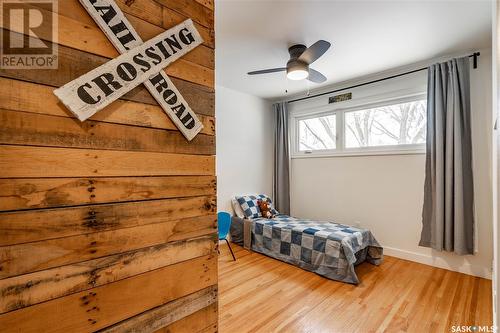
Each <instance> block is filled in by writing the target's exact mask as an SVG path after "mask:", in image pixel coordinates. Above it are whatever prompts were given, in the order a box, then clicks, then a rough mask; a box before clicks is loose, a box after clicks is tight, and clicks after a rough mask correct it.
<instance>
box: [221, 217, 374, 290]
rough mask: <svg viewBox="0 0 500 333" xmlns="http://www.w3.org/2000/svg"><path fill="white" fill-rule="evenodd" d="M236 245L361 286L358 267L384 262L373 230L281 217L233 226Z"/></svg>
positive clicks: (240, 221) (236, 222) (235, 220)
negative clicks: (366, 263)
mask: <svg viewBox="0 0 500 333" xmlns="http://www.w3.org/2000/svg"><path fill="white" fill-rule="evenodd" d="M230 232H231V239H232V241H233V242H234V243H237V244H239V245H242V246H244V247H246V248H247V249H251V250H252V251H255V252H259V253H262V254H265V255H267V256H270V257H272V258H275V259H278V260H282V261H284V262H287V263H290V264H293V265H296V266H298V267H301V268H303V269H306V270H309V271H312V272H315V273H317V274H320V275H322V276H325V277H327V278H330V279H332V280H337V281H342V282H347V283H352V284H358V283H359V279H358V277H357V275H356V271H355V266H356V265H358V264H360V263H362V262H364V261H367V262H369V263H371V264H374V265H379V264H380V263H381V262H382V257H383V249H382V247H381V246H380V245H379V243H378V242H377V240H376V239H375V237H373V235H372V233H371V231H370V230H367V229H360V228H355V227H351V226H347V225H343V224H338V223H332V222H323V221H315V220H307V219H299V218H294V217H291V216H288V215H277V216H275V217H274V218H272V219H265V218H261V217H258V218H251V219H242V218H239V217H237V216H234V217H233V219H232V223H231V230H230Z"/></svg>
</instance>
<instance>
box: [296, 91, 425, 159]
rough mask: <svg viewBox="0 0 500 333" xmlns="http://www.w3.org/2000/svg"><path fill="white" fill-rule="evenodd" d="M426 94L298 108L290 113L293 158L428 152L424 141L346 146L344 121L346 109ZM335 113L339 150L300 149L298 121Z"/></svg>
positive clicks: (378, 104)
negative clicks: (371, 145) (403, 143)
mask: <svg viewBox="0 0 500 333" xmlns="http://www.w3.org/2000/svg"><path fill="white" fill-rule="evenodd" d="M426 98H427V95H426V93H422V92H419V93H413V94H404V95H401V94H400V95H398V96H396V97H394V96H391V97H385V98H381V99H380V98H378V99H377V100H376V99H375V98H365V99H362V100H358V101H355V100H351V101H347V102H340V103H338V104H339V105H335V104H336V103H335V104H329V105H327V106H321V107H317V108H313V109H307V110H299V111H295V112H293V113H292V114H291V115H290V119H289V125H290V128H291V132H290V138H291V140H290V141H291V148H292V158H311V157H334V156H369V155H406V154H425V143H421V144H407V145H390V146H373V147H359V148H346V147H345V142H344V140H345V122H344V114H345V113H346V112H352V111H360V110H366V109H371V108H376V107H380V106H386V105H393V104H400V103H407V102H413V101H417V100H422V99H426ZM328 115H335V116H336V118H335V127H336V140H335V141H336V142H335V147H336V149H324V150H312V151H300V150H299V135H298V133H299V121H300V120H305V119H311V118H316V117H321V116H328Z"/></svg>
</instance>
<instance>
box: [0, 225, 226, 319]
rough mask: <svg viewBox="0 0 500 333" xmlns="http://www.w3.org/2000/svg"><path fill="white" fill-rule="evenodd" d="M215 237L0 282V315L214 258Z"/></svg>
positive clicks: (95, 260)
mask: <svg viewBox="0 0 500 333" xmlns="http://www.w3.org/2000/svg"><path fill="white" fill-rule="evenodd" d="M216 242H217V241H216V237H215V235H214V236H205V237H200V238H196V239H191V240H187V241H177V242H172V243H167V244H160V245H157V246H153V247H148V248H143V249H139V250H136V251H130V252H126V253H120V254H114V255H111V256H108V257H103V258H98V259H93V260H89V261H84V262H79V263H76V264H70V265H66V266H61V267H55V268H52V269H47V270H43V271H39V272H35V273H30V274H24V275H19V276H15V277H11V278H8V279H2V280H0V295H1V297H0V313H4V312H8V311H13V310H17V309H20V308H23V307H26V306H31V305H34V304H37V303H41V302H44V301H48V300H51V299H54V298H59V297H62V296H66V295H69V294H72V293H75V292H79V291H83V290H87V289H90V288H94V287H98V286H101V285H105V284H107V283H111V282H115V281H118V280H122V279H125V278H128V277H131V276H134V275H138V274H142V273H145V272H149V271H152V270H154V269H158V268H161V267H164V266H169V265H173V264H176V263H179V262H182V261H186V260H190V259H194V258H197V257H201V256H206V255H210V254H211V255H215V254H216V253H215V251H216V250H215V247H216Z"/></svg>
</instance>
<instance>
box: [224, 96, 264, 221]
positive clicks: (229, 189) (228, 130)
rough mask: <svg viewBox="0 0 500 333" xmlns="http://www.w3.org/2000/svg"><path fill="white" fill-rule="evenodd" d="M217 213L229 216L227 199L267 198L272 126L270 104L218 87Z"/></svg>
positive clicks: (229, 206) (229, 205)
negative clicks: (241, 196)
mask: <svg viewBox="0 0 500 333" xmlns="http://www.w3.org/2000/svg"><path fill="white" fill-rule="evenodd" d="M215 108H216V133H217V136H216V140H217V142H216V147H217V171H216V172H217V209H218V210H219V211H227V212H230V213H231V214H232V212H233V211H232V208H231V202H230V200H231V197H234V196H235V195H240V194H252V193H266V194H268V195H271V191H272V172H273V126H272V121H273V117H272V110H271V104H270V102H268V101H266V100H263V99H261V98H258V97H254V96H251V95H248V94H244V93H241V92H237V91H235V90H231V89H228V88H225V87H222V86H217V88H216V89H215Z"/></svg>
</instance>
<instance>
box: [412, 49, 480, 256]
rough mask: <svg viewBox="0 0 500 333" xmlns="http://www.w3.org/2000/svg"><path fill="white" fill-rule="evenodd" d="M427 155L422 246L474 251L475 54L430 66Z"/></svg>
mask: <svg viewBox="0 0 500 333" xmlns="http://www.w3.org/2000/svg"><path fill="white" fill-rule="evenodd" d="M427 84H428V85H427V144H426V145H427V153H426V164H425V185H424V207H423V211H422V234H421V238H420V243H419V245H420V246H426V247H431V248H433V249H436V250H439V251H442V250H445V251H452V252H455V253H456V254H460V255H464V254H473V253H474V202H473V198H474V193H473V190H474V189H473V180H472V144H471V123H470V119H471V106H470V83H469V58H468V57H464V58H459V59H452V60H450V61H448V62H445V63H440V64H435V65H432V66H430V67H429V69H428V83H427Z"/></svg>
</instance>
